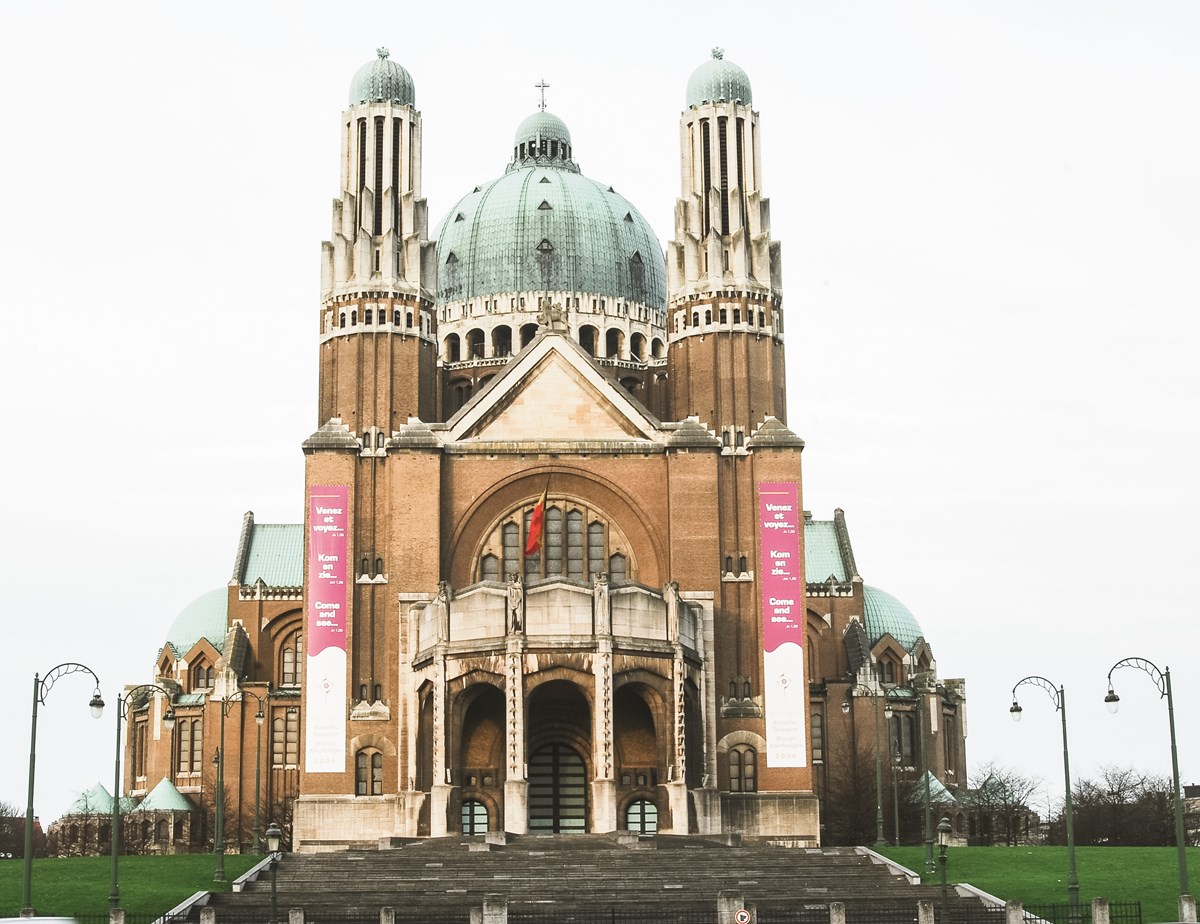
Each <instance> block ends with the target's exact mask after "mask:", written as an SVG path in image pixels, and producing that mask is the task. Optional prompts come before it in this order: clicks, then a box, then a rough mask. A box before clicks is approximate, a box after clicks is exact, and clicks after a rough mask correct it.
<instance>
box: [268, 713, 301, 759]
mask: <svg viewBox="0 0 1200 924" xmlns="http://www.w3.org/2000/svg"><path fill="white" fill-rule="evenodd" d="M299 764H300V710H299V709H297V708H296V707H295V706H289V707H288V708H287V709H286V710H285V711H284V712H283V714H282V715H280V714H279V713H278V712H277V713H276V714H275V718H274V719H272V720H271V766H272V767H296V766H299Z"/></svg>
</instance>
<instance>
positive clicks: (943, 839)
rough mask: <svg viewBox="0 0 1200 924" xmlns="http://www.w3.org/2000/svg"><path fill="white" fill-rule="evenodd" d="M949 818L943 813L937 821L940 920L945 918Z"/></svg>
mask: <svg viewBox="0 0 1200 924" xmlns="http://www.w3.org/2000/svg"><path fill="white" fill-rule="evenodd" d="M950 830H951V829H950V819H949V818H947V817H946V816H945V815H943V816H942V820H941V821H939V822H938V826H937V841H938V865H939V866H941V868H942V920H943V921H945V920H946V848H947V847H949V846H950Z"/></svg>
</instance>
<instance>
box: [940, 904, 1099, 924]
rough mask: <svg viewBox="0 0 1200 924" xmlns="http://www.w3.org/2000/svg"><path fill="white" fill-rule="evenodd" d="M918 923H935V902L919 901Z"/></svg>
mask: <svg viewBox="0 0 1200 924" xmlns="http://www.w3.org/2000/svg"><path fill="white" fill-rule="evenodd" d="M917 924H934V921H933V902H931V901H930V900H929V899H927V898H923V899H921V900H920V901H918V902H917ZM1095 924H1099V922H1095Z"/></svg>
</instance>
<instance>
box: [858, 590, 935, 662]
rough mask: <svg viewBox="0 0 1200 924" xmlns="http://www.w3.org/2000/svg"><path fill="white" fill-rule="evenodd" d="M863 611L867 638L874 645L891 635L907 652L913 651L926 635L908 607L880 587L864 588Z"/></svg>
mask: <svg viewBox="0 0 1200 924" xmlns="http://www.w3.org/2000/svg"><path fill="white" fill-rule="evenodd" d="M863 610H864V613H863V616H864V617H865V619H866V623H867V636H868V638H869V639H870V641H871V644H872V645H874V644H875V643H876V642H878V641H879V640H880V639H881V638H883V636H884V635H887V634H889V633H890V634H891V635H892V637H893V638H895V639H896V641H898V642H899V643H900V644H901V645H902V646H903V647H904V650H905V651H912V649H913V646H914V645H916V644H917V640H918V639H919V638H921V637H922V636H923V635H924V633H923V632H922V631H921V626H920V625H919V624H918V623H917V618H916V617H915V616H914V615H913V614H912V613H911V612H910V611H909V609H908V607H906V606H905V605H904V604H903V603H901V602H900V601H899V600H897V599H896V598H895V597H893V596H892V595H891V594H889V593H888V592H887V591H884V590H880V589H879V588H878V587H870V586H864V587H863Z"/></svg>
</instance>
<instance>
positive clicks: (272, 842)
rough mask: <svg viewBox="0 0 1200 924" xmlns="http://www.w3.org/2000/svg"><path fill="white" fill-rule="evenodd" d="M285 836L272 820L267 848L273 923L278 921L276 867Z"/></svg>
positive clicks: (268, 831)
mask: <svg viewBox="0 0 1200 924" xmlns="http://www.w3.org/2000/svg"><path fill="white" fill-rule="evenodd" d="M281 837H283V832H282V831H281V830H279V825H277V824H275V822H271V824H270V826H269V827H268V828H267V850H269V851H271V924H275V921H276V905H275V867H276V866H277V865H278V864H279V839H280V838H281Z"/></svg>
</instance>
